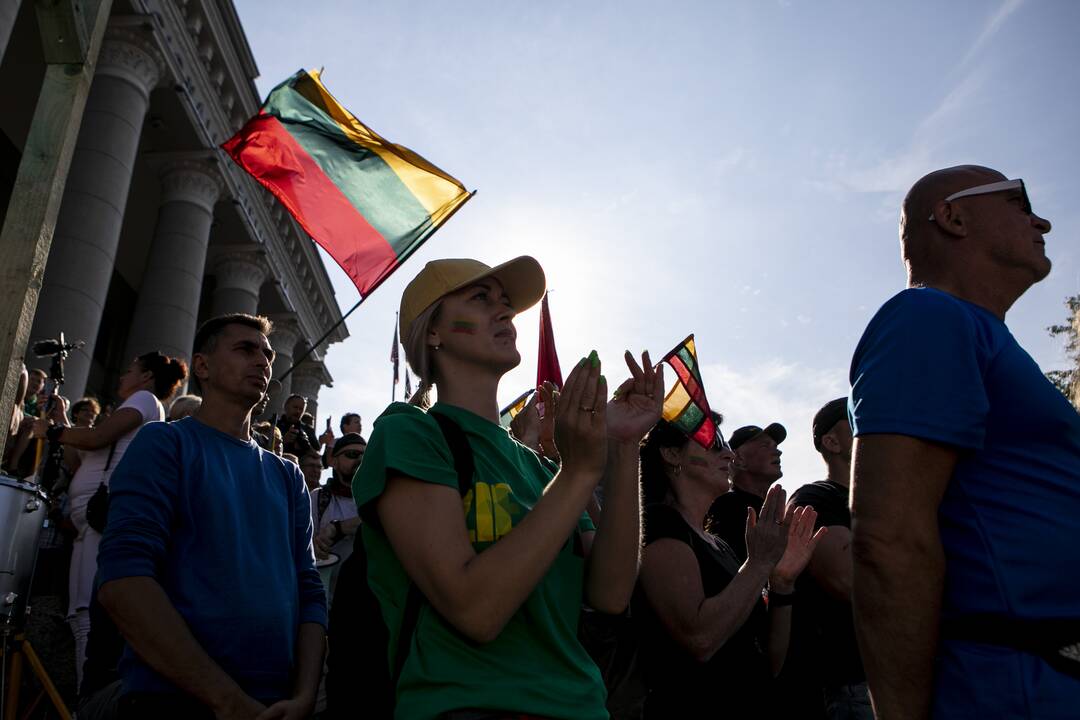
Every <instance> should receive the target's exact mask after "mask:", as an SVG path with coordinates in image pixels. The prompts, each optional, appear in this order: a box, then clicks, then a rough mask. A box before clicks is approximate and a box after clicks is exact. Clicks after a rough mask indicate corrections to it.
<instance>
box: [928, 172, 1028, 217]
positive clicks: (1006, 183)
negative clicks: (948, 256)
mask: <svg viewBox="0 0 1080 720" xmlns="http://www.w3.org/2000/svg"><path fill="white" fill-rule="evenodd" d="M1007 190H1019V191H1020V196H1021V198H1022V201H1021V202H1022V204H1021V207H1022V208H1023V209H1024V212H1026V213H1027V214H1028V215H1030V214H1031V200H1029V199H1028V194H1027V188H1026V187H1024V181H1023V180H1020V179H1019V178H1018V179H1016V180H999V181H998V182H992V183H987V184H986V185H976V186H975V187H972V188H968V189H967V190H961V191H959V192H954V193H953V194H952V195H950V196H949V197H947V198H945V200H943V201H942V202H952V201H953V200H959V199H960V198H964V197H972V196H974V195H989V194H990V193H996V192H1006V191H1007ZM930 221H931V222H933V221H934V213H930Z"/></svg>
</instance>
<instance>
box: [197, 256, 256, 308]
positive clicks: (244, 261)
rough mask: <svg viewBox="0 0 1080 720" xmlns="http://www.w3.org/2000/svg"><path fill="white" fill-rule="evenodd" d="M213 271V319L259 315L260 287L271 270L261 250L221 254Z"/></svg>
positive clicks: (215, 259)
mask: <svg viewBox="0 0 1080 720" xmlns="http://www.w3.org/2000/svg"><path fill="white" fill-rule="evenodd" d="M212 268H213V273H214V277H215V279H216V280H217V284H216V285H215V287H214V296H213V300H212V304H211V306H210V307H211V311H210V316H211V317H215V316H217V315H225V314H227V313H238V312H241V313H247V314H249V315H255V314H257V311H258V307H259V288H260V287H262V284H263V283H264V282H265V281H266V278H267V277H269V275H270V267H269V265H268V264H267V262H266V257H265V256H264V255H263V254H262V253H261V251H256V250H235V251H229V252H222V253H219V254H218V255H216V256H215V257H214V260H213V263H212Z"/></svg>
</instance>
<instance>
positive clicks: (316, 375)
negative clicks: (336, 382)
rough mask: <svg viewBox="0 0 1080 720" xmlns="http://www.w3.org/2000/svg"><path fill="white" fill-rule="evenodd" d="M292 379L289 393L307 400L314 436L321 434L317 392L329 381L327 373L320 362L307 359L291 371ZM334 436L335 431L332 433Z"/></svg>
mask: <svg viewBox="0 0 1080 720" xmlns="http://www.w3.org/2000/svg"><path fill="white" fill-rule="evenodd" d="M289 377H290V378H291V379H292V390H291V392H294V393H299V394H301V395H303V396H304V397H305V398H307V401H308V402H307V411H308V412H309V413H311V415H312V417H314V418H315V429H316V433H315V434H316V435H321V434H322V428H321V427H320V425H321V423H319V390H321V389H322V387H323V385H326V384H327V383H328V382H329V381H328V378H329V373H328V372H327V371H326V367H325V365H323V363H322V362H321V361H318V360H312V359H311V358H308V359H307V360H304V361H303V362H302V363H300V365H299V366H298V367H297V368H296V369H295V370H293V372H292V374H291V375H290V376H289ZM334 432H335V434H336V433H337V431H336V430H335V431H334Z"/></svg>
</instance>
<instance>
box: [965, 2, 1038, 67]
mask: <svg viewBox="0 0 1080 720" xmlns="http://www.w3.org/2000/svg"><path fill="white" fill-rule="evenodd" d="M1023 4H1024V0H1005V2H1003V3H1001V5H999V6H998V9H997V10H995V11H994V12H993V13H992V14H991V15H990V17H988V18H987V19H986V22H985V23H983V28H982V30H981V31H980V32H979V34H978V36H977V37H976V38H975V42H973V43H972V44H971V47H969V48H968V51H967V52H966V53H965V54H964V59H963V60H961V61H960V67H966V66H967V64H968V63H970V62H971V60H972V59H973V58H974V57H975V55H977V54H978V52H979V51H980V50H982V48H983V46H984V45H985V44H986V43H987V41H989V40H990V38H992V37H993V36H994V35H995V34H996V33H997V31H998V30H1000V29H1001V26H1002V25H1003V24H1004V23H1005V21H1006V20H1007V19H1008V18H1009V16H1010V15H1012V14H1013V13H1014V12H1016V11H1017V10H1018V9H1019V8H1020V6H1021V5H1023Z"/></svg>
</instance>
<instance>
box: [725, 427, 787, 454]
mask: <svg viewBox="0 0 1080 720" xmlns="http://www.w3.org/2000/svg"><path fill="white" fill-rule="evenodd" d="M762 433H764V434H766V435H768V436H769V437H771V438H772V439H773V440H775V441H776V444H777V445H779V444H780V443H782V442H784V439H785V438H787V430H786V429H785V428H784V426H783V425H781V424H780V423H772V424H771V425H769V426H767V427H765V428H764V429H762V428H760V427H758V426H757V425H743V426H742V427H741V428H739V429H738V430H736V431H735V432H733V433H731V438H730V439H729V440H728V444H729V445H731V449H732V450H737V449H738V448H739V446H740V445H742V444H743V443H745V442H747V441H748V440H753V439H754V438H756V437H757V436H758V435H761V434H762Z"/></svg>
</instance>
